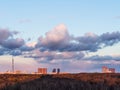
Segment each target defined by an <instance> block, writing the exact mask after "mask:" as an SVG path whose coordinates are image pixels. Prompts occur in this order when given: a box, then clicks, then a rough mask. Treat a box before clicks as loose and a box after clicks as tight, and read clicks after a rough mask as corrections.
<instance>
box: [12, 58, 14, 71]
mask: <svg viewBox="0 0 120 90" xmlns="http://www.w3.org/2000/svg"><path fill="white" fill-rule="evenodd" d="M12 72H13V73H14V58H13V56H12Z"/></svg>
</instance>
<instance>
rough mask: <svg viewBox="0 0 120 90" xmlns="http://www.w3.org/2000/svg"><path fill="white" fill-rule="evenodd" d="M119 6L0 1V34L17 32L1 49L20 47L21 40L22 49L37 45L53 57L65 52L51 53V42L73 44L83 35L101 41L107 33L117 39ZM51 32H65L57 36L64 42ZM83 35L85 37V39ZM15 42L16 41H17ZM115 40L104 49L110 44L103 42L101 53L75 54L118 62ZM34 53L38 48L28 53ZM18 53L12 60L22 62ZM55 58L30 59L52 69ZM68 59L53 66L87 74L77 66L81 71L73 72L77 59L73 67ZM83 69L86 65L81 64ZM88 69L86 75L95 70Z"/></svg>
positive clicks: (111, 0)
mask: <svg viewBox="0 0 120 90" xmlns="http://www.w3.org/2000/svg"><path fill="white" fill-rule="evenodd" d="M119 3H120V1H119V0H59V1H55V0H19V1H18V0H10V1H8V0H0V28H1V30H2V29H6V30H7V31H9V32H11V31H18V32H19V34H17V35H15V34H13V35H12V36H13V37H14V39H15V41H13V40H8V42H5V43H4V45H5V48H6V47H7V48H8V47H9V46H8V45H9V43H11V42H17V43H23V41H22V40H24V41H25V43H23V44H22V45H21V44H19V45H21V46H26V45H28V44H29V46H30V45H31V44H32V43H34V44H35V43H38V44H40V43H42V44H40V45H38V46H39V49H41V48H46V47H47V48H48V49H50V50H52V51H51V52H53V54H56V53H64V54H62V55H66V53H67V52H68V51H65V50H63V51H62V52H61V51H58V50H61V47H60V49H58V47H57V50H56V48H55V50H53V48H52V49H51V47H50V46H48V45H47V44H51V43H49V42H53V41H54V40H55V41H56V42H57V43H58V41H59V40H62V41H63V42H66V41H65V40H69V39H66V38H68V37H70V38H71V36H74V40H77V39H76V38H77V37H79V39H81V38H80V37H82V36H83V37H84V38H85V37H86V36H87V35H93V36H95V37H96V35H98V36H100V37H102V35H103V33H106V32H109V33H110V35H109V36H108V37H110V36H114V35H117V31H118V32H119V29H120V24H119V23H120V12H119V10H120V5H119ZM59 25H60V26H59ZM55 28H57V30H59V29H64V30H65V31H64V30H63V32H64V33H63V32H60V33H61V34H60V35H63V34H65V36H64V35H63V37H64V38H60V37H56V36H55V35H54V34H56V35H57V34H58V35H59V32H58V33H55V32H56V30H55ZM66 28H67V31H66ZM51 30H53V31H51ZM46 32H48V34H45V33H46ZM113 32H115V33H113ZM1 33H2V32H1ZM85 33H87V35H86V34H85ZM51 35H52V37H51ZM105 35H106V36H107V35H108V34H105ZM118 35H119V34H118ZM53 36H54V37H55V38H54V37H53ZM40 37H42V38H40ZM47 37H48V38H53V41H51V39H46V38H47ZM2 38H3V37H2ZM16 38H19V39H20V40H18V39H16ZM38 38H39V40H38ZM92 38H93V37H92ZM117 38H119V37H117ZM8 39H9V38H8ZM21 39H22V40H21ZM28 39H29V41H28ZM63 39H64V40H63ZM57 40H58V41H57ZM74 40H73V41H74ZM85 40H86V39H85ZM117 40H118V42H116V39H115V43H114V44H112V45H110V44H109V45H108V43H111V41H110V42H107V44H106V41H104V43H102V44H106V46H105V47H104V48H101V49H96V51H94V52H91V51H86V50H83V51H81V49H80V51H75V53H78V52H79V53H81V52H82V53H84V54H85V56H87V55H88V56H89V57H90V56H94V55H96V56H97V55H102V56H106V55H107V56H117V58H118V56H119V45H120V44H119V39H117ZM55 41H54V42H55ZM81 42H83V41H81ZM86 42H87V41H86ZM6 43H7V45H6ZM99 43H100V42H99ZM55 44H56V43H55ZM67 44H68V43H67ZM100 44H101V43H100ZM4 45H3V43H2V45H1V47H3V48H4ZM43 45H46V47H43ZM13 46H14V45H13ZM51 46H52V45H51ZM53 46H54V45H53ZM61 46H62V45H61ZM80 47H82V46H80ZM98 47H99V46H98ZM98 47H97V48H98ZM12 48H13V47H12ZM62 49H63V47H62ZM37 50H38V48H37V49H34V50H32V51H31V52H32V53H33V52H37ZM90 50H93V49H90ZM18 51H19V48H17V51H16V48H15V50H13V49H12V50H11V51H10V53H11V52H12V53H13V52H18ZM48 51H49V50H46V52H45V55H46V53H48ZM70 52H71V51H70ZM20 53H22V54H21V55H20V56H16V57H19V58H21V57H22V58H24V57H23V53H26V52H21V51H20ZM49 53H50V52H49ZM86 53H88V54H86ZM7 54H9V53H7ZM39 54H41V52H39ZM67 54H68V53H67ZM69 54H71V53H69ZM2 55H6V52H5V54H2ZM2 55H1V56H2ZM45 55H43V56H45ZM72 55H73V50H72ZM38 56H39V55H38ZM43 56H42V58H43ZM50 56H53V55H50ZM47 57H48V56H47ZM56 57H57V56H56ZM56 57H55V56H54V58H53V59H52V60H51V61H50V62H49V60H48V61H46V60H45V61H44V60H41V59H42V58H41V57H40V58H39V59H38V58H37V60H36V58H32V59H33V60H35V61H37V62H38V61H40V63H43V66H44V64H45V66H47V67H51V68H52V65H51V62H52V63H53V62H56V61H55V59H58V58H56ZM76 57H77V56H76ZM76 57H74V58H76ZM2 58H3V57H2ZM97 58H98V57H97ZM30 59H31V58H30ZM62 59H63V58H62ZM67 59H68V58H67ZM69 59H70V60H66V58H65V61H64V60H63V61H62V60H58V62H57V63H59V64H60V67H65V66H66V67H71V68H73V70H72V71H73V72H79V71H84V69H85V70H86V71H87V69H86V67H85V68H83V67H79V66H80V65H81V64H79V65H78V67H79V68H83V69H82V70H81V69H78V70H77V67H74V63H76V62H78V61H79V63H80V61H81V59H80V60H78V61H75V62H74V63H73V62H72V61H73V58H72V59H71V58H70V57H69ZM82 59H85V58H82ZM99 59H100V57H99ZM83 61H85V60H83ZM66 62H67V63H68V62H69V65H67V64H66ZM57 63H56V64H57ZM83 63H85V62H83ZM118 63H119V62H118ZM1 64H2V62H1ZM46 64H47V65H46ZM50 65H51V66H50ZM54 65H55V63H54ZM62 65H63V66H62ZM85 65H87V64H86V63H85ZM38 66H39V65H38ZM90 67H91V69H90V70H89V71H92V69H93V68H94V70H96V69H95V68H96V65H90ZM99 68H100V67H98V71H99V70H100V69H99ZM94 70H93V71H94ZM63 71H65V70H63ZM72 71H71V72H72Z"/></svg>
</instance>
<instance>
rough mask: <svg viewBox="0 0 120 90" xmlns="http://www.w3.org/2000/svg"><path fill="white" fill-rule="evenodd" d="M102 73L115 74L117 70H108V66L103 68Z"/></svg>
mask: <svg viewBox="0 0 120 90" xmlns="http://www.w3.org/2000/svg"><path fill="white" fill-rule="evenodd" d="M102 73H115V68H108V67H107V66H103V67H102Z"/></svg>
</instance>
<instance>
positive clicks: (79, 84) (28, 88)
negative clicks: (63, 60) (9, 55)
mask: <svg viewBox="0 0 120 90" xmlns="http://www.w3.org/2000/svg"><path fill="white" fill-rule="evenodd" d="M0 90H120V74H102V73H80V74H56V75H35V74H34V75H25V74H19V75H18V74H17V75H12V74H1V75H0Z"/></svg>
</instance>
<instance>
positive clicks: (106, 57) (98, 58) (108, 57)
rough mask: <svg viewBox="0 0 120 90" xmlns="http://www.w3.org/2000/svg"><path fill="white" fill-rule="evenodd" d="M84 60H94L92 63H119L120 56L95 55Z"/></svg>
mask: <svg viewBox="0 0 120 90" xmlns="http://www.w3.org/2000/svg"><path fill="white" fill-rule="evenodd" d="M84 59H85V60H92V61H105V60H115V61H119V60H120V56H110V55H105V56H99V55H95V56H91V57H87V58H84Z"/></svg>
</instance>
